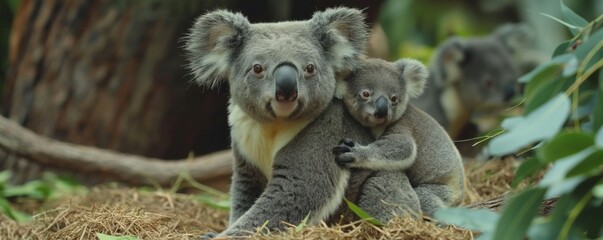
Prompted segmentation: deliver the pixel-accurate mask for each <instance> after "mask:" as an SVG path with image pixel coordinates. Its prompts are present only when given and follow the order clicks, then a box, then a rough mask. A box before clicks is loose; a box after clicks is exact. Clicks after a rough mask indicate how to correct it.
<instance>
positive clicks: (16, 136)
mask: <svg viewBox="0 0 603 240" xmlns="http://www.w3.org/2000/svg"><path fill="white" fill-rule="evenodd" d="M0 148H2V149H4V150H6V151H7V152H9V153H12V154H16V155H18V156H19V157H23V158H26V159H28V160H30V161H33V162H37V163H40V164H43V165H47V166H50V167H56V168H61V169H69V170H73V171H78V172H86V173H91V174H95V175H97V174H99V175H110V176H112V177H113V178H115V179H116V180H120V181H124V182H127V183H131V184H159V185H163V186H166V185H170V184H172V183H173V181H175V180H176V178H178V176H179V175H180V174H182V173H188V174H189V175H190V176H191V177H192V178H193V179H195V180H197V181H205V180H209V179H213V178H217V177H222V176H226V175H229V174H230V173H231V171H232V158H233V155H232V151H231V150H223V151H219V152H215V153H212V154H208V155H204V156H201V157H197V158H190V159H182V160H175V161H166V160H161V159H157V158H146V157H142V156H137V155H132V154H124V153H118V152H115V151H111V150H105V149H99V148H95V147H87V146H81V145H77V144H71V143H65V142H60V141H57V140H53V139H49V138H47V137H43V136H40V135H37V134H35V133H33V132H32V131H30V130H28V129H26V128H24V127H21V126H20V125H19V124H17V123H14V122H12V121H10V120H8V119H6V118H4V117H2V116H0Z"/></svg>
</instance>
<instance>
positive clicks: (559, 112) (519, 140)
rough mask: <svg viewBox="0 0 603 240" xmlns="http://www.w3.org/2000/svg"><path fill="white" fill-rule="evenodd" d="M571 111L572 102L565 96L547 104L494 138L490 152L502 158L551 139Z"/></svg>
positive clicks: (557, 97)
mask: <svg viewBox="0 0 603 240" xmlns="http://www.w3.org/2000/svg"><path fill="white" fill-rule="evenodd" d="M569 110H570V100H569V98H568V97H567V96H566V95H565V94H558V95H557V96H556V97H554V98H553V99H551V100H550V101H548V102H547V103H545V104H544V105H543V106H541V107H539V108H538V109H536V110H534V111H533V112H531V113H529V114H528V115H527V116H525V117H523V119H522V121H521V122H519V123H517V124H516V126H514V127H513V128H510V129H508V130H509V131H508V132H506V133H503V134H501V135H499V136H497V137H495V138H493V139H492V140H491V141H490V143H489V144H488V150H489V152H490V153H491V154H492V155H494V156H501V155H504V154H509V153H513V152H516V151H517V150H519V149H521V148H522V147H525V146H527V145H529V144H531V143H534V142H536V141H540V140H544V139H548V138H551V137H552V136H554V135H555V134H557V133H558V132H559V130H560V129H561V127H562V126H563V124H564V123H565V121H566V119H567V117H568V115H569Z"/></svg>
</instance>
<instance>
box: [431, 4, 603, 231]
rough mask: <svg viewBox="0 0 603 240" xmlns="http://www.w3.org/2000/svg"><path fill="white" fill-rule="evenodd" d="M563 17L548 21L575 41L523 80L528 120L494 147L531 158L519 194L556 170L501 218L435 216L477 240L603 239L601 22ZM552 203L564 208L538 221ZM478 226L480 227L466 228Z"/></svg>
mask: <svg viewBox="0 0 603 240" xmlns="http://www.w3.org/2000/svg"><path fill="white" fill-rule="evenodd" d="M560 10H561V13H560V14H559V15H548V14H542V15H544V16H546V17H547V18H550V19H552V20H554V21H556V22H558V24H559V25H561V26H565V27H566V28H567V29H568V31H569V32H571V33H572V36H571V37H570V39H569V40H566V41H563V42H561V43H560V44H559V45H558V47H557V48H555V49H554V51H553V50H552V51H551V52H553V54H552V56H551V59H550V60H549V61H547V62H545V63H542V64H541V65H539V66H538V67H536V68H535V69H534V70H532V71H531V72H530V73H527V74H526V75H524V76H523V77H521V78H520V79H519V81H520V82H522V83H524V84H526V90H525V91H524V96H523V97H524V101H523V102H524V113H523V115H522V116H517V117H512V118H507V119H505V121H503V123H502V127H503V128H504V129H505V131H504V132H503V133H502V134H500V135H499V136H496V137H495V138H493V139H492V140H491V141H490V142H489V145H488V150H489V152H490V153H491V154H493V155H498V156H501V155H507V154H514V153H517V152H522V153H523V154H524V155H526V156H527V160H525V161H524V162H523V163H522V164H521V165H520V166H519V168H518V169H517V171H516V174H515V178H514V179H513V183H512V185H513V187H516V186H517V185H518V183H519V182H521V181H522V180H524V179H525V178H526V177H529V176H533V175H535V174H537V173H539V172H542V171H544V169H547V168H548V167H550V168H549V169H547V170H546V172H545V173H544V176H543V177H542V180H540V182H539V183H538V184H536V185H534V186H529V187H528V188H527V189H525V190H522V191H519V192H517V193H516V194H514V196H513V197H512V198H510V199H509V200H508V201H507V203H505V206H504V207H503V210H502V212H501V213H500V214H498V213H487V212H477V211H475V210H472V209H452V210H450V209H449V210H442V211H440V212H438V213H436V218H438V219H439V220H441V221H444V222H447V223H453V224H458V225H459V226H461V227H465V228H469V229H473V230H476V231H481V232H482V234H481V235H480V237H479V239H524V238H525V237H526V236H527V238H529V239H601V237H602V236H603V221H601V215H602V214H603V15H599V16H597V17H596V19H592V20H591V21H590V22H589V21H587V20H585V19H584V18H582V17H581V16H580V15H578V14H576V13H575V12H574V11H572V9H570V8H569V7H567V6H565V5H564V3H563V1H561V2H560ZM535 14H537V13H535ZM526 149H527V150H526ZM551 198H558V202H557V204H556V206H555V208H554V209H553V210H552V212H551V213H550V215H548V216H537V214H536V213H537V212H538V209H539V208H540V206H541V204H542V201H543V200H544V199H551ZM459 212H460V213H462V214H459ZM468 216H471V219H467V217H468ZM476 221H479V222H482V224H480V225H479V226H478V225H471V224H467V223H470V222H476Z"/></svg>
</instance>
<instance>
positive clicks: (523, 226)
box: [493, 188, 546, 240]
mask: <svg viewBox="0 0 603 240" xmlns="http://www.w3.org/2000/svg"><path fill="white" fill-rule="evenodd" d="M545 191H546V189H544V188H533V189H528V190H525V191H524V192H521V193H520V194H518V195H517V196H515V197H513V198H511V199H510V200H509V202H508V203H507V205H505V206H504V207H503V211H502V215H501V216H500V219H499V220H498V223H497V226H496V230H495V231H494V238H493V239H501V240H506V239H523V238H524V237H525V235H526V231H527V230H528V227H529V226H530V223H531V222H532V219H533V218H534V216H535V215H536V213H537V212H538V209H539V207H540V204H541V201H542V197H543V196H544V193H545Z"/></svg>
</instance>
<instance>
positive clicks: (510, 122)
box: [500, 117, 523, 129]
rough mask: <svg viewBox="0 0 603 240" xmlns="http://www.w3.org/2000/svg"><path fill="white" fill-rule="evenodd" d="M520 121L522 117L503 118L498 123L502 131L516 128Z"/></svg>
mask: <svg viewBox="0 0 603 240" xmlns="http://www.w3.org/2000/svg"><path fill="white" fill-rule="evenodd" d="M522 119H523V118H522V117H509V118H505V120H503V121H502V122H501V123H500V126H501V127H502V128H504V129H510V128H513V127H515V126H517V124H518V123H520V122H521V121H522Z"/></svg>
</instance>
